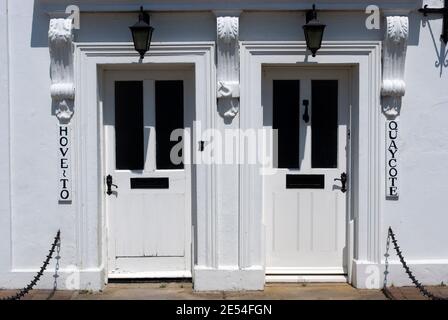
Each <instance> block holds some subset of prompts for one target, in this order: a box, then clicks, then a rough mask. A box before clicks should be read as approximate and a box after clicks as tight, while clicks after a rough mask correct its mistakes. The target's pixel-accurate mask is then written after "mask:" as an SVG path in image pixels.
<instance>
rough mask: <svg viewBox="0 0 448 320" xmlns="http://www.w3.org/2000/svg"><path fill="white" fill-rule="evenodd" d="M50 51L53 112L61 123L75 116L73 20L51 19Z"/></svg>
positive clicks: (49, 33) (49, 32) (49, 31)
mask: <svg viewBox="0 0 448 320" xmlns="http://www.w3.org/2000/svg"><path fill="white" fill-rule="evenodd" d="M48 41H49V45H48V46H49V49H50V59H51V65H50V77H51V88H50V93H51V98H52V100H53V110H54V113H55V115H56V117H57V118H58V119H59V121H60V122H61V123H68V122H70V119H71V118H72V116H73V108H74V100H75V87H74V84H73V48H72V41H73V20H72V19H63V18H62V19H50V27H49V30H48Z"/></svg>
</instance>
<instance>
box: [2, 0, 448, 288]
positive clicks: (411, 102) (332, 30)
mask: <svg viewBox="0 0 448 320" xmlns="http://www.w3.org/2000/svg"><path fill="white" fill-rule="evenodd" d="M46 2H48V1H43V2H42V3H46ZM317 2H318V1H317ZM7 6H8V14H7V15H6V7H7ZM64 7H65V6H63V5H61V9H64ZM319 18H320V19H321V21H325V23H326V24H327V25H328V27H327V31H326V33H325V39H326V40H381V39H382V37H383V30H372V31H367V30H366V29H365V28H364V19H365V15H364V14H363V13H361V12H357V13H356V12H323V13H322V14H319ZM421 20H422V16H421V15H420V14H417V13H412V14H411V15H410V40H409V47H408V58H407V62H406V83H407V92H406V96H405V97H404V99H403V108H402V113H401V116H400V124H401V160H400V166H401V167H400V174H401V183H400V199H399V200H398V201H386V200H383V201H382V208H381V209H382V210H381V216H382V228H383V230H382V236H383V238H384V240H382V241H383V242H382V245H381V247H382V248H384V247H385V238H386V232H387V227H388V226H389V225H391V226H393V227H394V229H395V231H396V233H397V237H398V240H399V241H400V243H401V246H402V249H403V251H404V253H405V256H406V257H407V258H408V259H410V260H412V261H413V262H414V263H417V264H418V263H420V264H427V265H438V266H439V267H434V268H435V269H434V270H426V271H425V270H424V269H422V270H423V271H419V270H417V271H418V272H417V276H418V277H419V276H421V277H423V279H424V282H426V283H439V282H441V281H445V282H447V281H448V270H447V266H448V262H447V261H448V249H447V245H446V244H447V243H448V241H447V240H448V233H447V232H446V226H447V225H448V215H447V213H446V208H447V207H448V196H447V195H448V186H447V185H446V181H448V170H447V169H446V168H445V164H446V163H448V126H447V125H446V119H448V90H447V83H448V66H446V64H447V57H446V52H447V49H446V47H443V48H441V42H440V41H439V39H438V38H439V34H440V31H441V29H442V21H441V19H440V17H438V16H432V17H431V18H430V21H429V24H427V25H426V26H425V27H422V26H421ZM134 21H135V15H134V14H110V13H109V14H84V15H82V19H81V29H80V30H79V31H77V32H76V41H79V42H93V41H101V42H115V41H118V42H121V41H123V42H128V41H130V35H129V31H128V29H127V27H128V26H129V25H131V24H132V23H134ZM48 22H49V17H48V15H47V14H46V12H45V9H44V8H43V7H42V6H41V1H38V0H36V1H33V0H20V1H11V0H10V1H7V0H0V48H2V49H1V50H0V70H1V71H0V112H1V117H0V137H1V139H0V240H1V241H0V287H13V288H16V287H22V286H23V285H24V284H25V283H26V282H27V281H28V279H31V277H32V275H33V273H34V272H35V271H36V269H37V268H38V267H40V265H41V262H42V260H43V258H44V256H45V255H46V253H47V250H48V248H49V245H50V243H51V241H52V239H53V237H54V235H55V233H56V231H57V230H58V229H59V228H60V229H61V231H62V250H61V257H62V260H61V268H62V269H64V268H66V267H67V266H69V265H73V264H74V265H77V266H80V267H83V266H84V267H86V268H93V267H94V266H93V265H92V263H91V261H93V262H95V261H96V262H95V263H96V267H98V268H99V269H101V267H102V266H101V264H103V263H104V262H103V261H101V260H100V249H99V248H100V244H98V251H93V252H89V253H82V252H79V249H78V248H79V247H80V246H79V241H80V240H79V239H78V238H77V235H78V234H79V230H77V226H78V224H77V221H78V219H80V217H79V216H78V212H79V211H78V209H79V208H76V206H75V205H71V206H61V205H58V203H57V190H56V177H57V164H56V148H55V146H56V123H57V121H56V118H55V117H54V115H52V110H51V99H50V92H49V87H50V78H49V63H50V60H49V52H48V45H47V32H48ZM303 23H304V13H303V12H298V13H297V12H279V13H263V12H243V13H242V14H241V17H240V39H241V40H244V41H250V40H270V41H275V40H288V41H297V40H303V33H302V29H301V26H302V24H303ZM152 24H153V25H154V27H155V28H156V32H155V33H154V38H153V40H154V41H213V40H214V39H215V34H216V31H215V30H216V29H215V28H216V21H215V16H214V14H213V13H211V12H197V13H181V12H176V13H154V14H153V15H152ZM433 37H434V38H433ZM440 56H444V58H443V60H444V63H445V65H443V66H439V67H436V66H435V63H436V61H439V57H440ZM8 77H9V78H8ZM361 77H362V75H361ZM8 79H9V81H8ZM243 94H244V93H243ZM212 107H214V106H212ZM378 107H380V106H378ZM75 112H76V110H75ZM217 120H218V127H221V128H224V127H226V125H224V123H223V122H219V121H222V119H220V118H219V117H218V116H217ZM237 125H238V118H237V119H235V120H234V123H233V124H232V125H231V126H237ZM220 170H221V171H220V173H219V174H221V178H222V180H221V181H222V185H221V186H219V188H218V190H222V191H223V192H225V193H222V194H221V198H220V202H219V211H220V215H219V220H218V233H219V236H218V240H219V244H218V250H219V252H220V264H221V265H223V266H235V265H237V264H238V214H239V213H238V212H237V206H236V205H235V204H234V203H233V204H232V195H234V194H235V192H236V193H237V190H236V189H237V188H236V187H235V185H236V182H237V177H238V176H237V175H235V170H234V169H232V168H230V171H226V170H228V169H226V168H222V169H220ZM75 174H76V173H75V172H74V175H75ZM381 174H382V175H383V176H384V173H381ZM383 178H384V177H383ZM235 190H236V191H235ZM75 192H76V190H75ZM74 196H75V197H76V193H75V195H74ZM383 198H384V197H383ZM10 200H11V201H10ZM75 203H76V202H75ZM88 214H91V215H94V216H95V215H96V216H98V215H99V213H98V212H89V213H88ZM93 231H94V230H93ZM96 239H97V237H92V241H98V242H99V240H96ZM85 256H90V257H94V258H95V259H91V260H89V261H90V262H89V264H88V265H85V263H86V261H85V259H84V257H85ZM443 260H444V261H443ZM95 263H94V264H95ZM49 269H50V270H52V269H53V267H50V268H49ZM436 269H437V270H436ZM11 270H13V271H15V272H13V273H10V271H11ZM399 272H401V269H396V270H395V269H394V274H397V275H396V280H395V282H396V283H397V284H406V283H407V282H406V281H404V280H403V278H400V277H401V275H400V276H398V273H399ZM394 274H391V275H390V277H391V279H392V280H393V279H394V277H395V275H394ZM63 279H64V276H63V277H62V278H61V281H63ZM86 279H87V280H85V281H83V284H82V286H83V287H84V288H94V289H95V288H99V287H100V286H101V280H99V277H94V276H92V277H91V278H89V277H87V278H86ZM52 281H53V278H52V277H51V272H50V274H48V275H46V276H45V277H44V280H43V282H42V284H41V285H42V286H43V287H51V286H52ZM393 281H394V280H393ZM61 285H63V284H62V283H61Z"/></svg>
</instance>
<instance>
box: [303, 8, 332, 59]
mask: <svg viewBox="0 0 448 320" xmlns="http://www.w3.org/2000/svg"><path fill="white" fill-rule="evenodd" d="M325 27H326V25H324V24H322V23H320V22H319V20H317V11H316V5H314V4H313V10H309V11H308V12H307V13H306V25H304V26H303V31H304V33H305V39H306V46H307V47H308V49H309V50H310V51H311V53H312V54H313V57H315V56H316V52H317V50H319V49H320V47H321V45H322V38H323V36H324V30H325Z"/></svg>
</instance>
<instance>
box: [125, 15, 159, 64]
mask: <svg viewBox="0 0 448 320" xmlns="http://www.w3.org/2000/svg"><path fill="white" fill-rule="evenodd" d="M129 29H131V32H132V39H133V41H134V47H135V51H137V52H138V53H139V54H140V59H142V60H143V58H144V57H145V53H146V52H148V50H149V47H150V46H151V38H152V33H153V31H154V28H153V27H151V26H150V25H149V14H148V13H146V12H144V11H143V7H140V13H139V15H138V22H137V23H136V24H134V25H133V26H132V27H129Z"/></svg>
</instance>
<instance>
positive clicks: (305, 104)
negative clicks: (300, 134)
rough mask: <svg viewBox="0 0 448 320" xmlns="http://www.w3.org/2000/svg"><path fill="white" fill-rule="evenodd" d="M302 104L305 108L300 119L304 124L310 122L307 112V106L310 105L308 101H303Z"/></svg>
mask: <svg viewBox="0 0 448 320" xmlns="http://www.w3.org/2000/svg"><path fill="white" fill-rule="evenodd" d="M302 104H303V105H304V106H305V112H304V113H303V116H302V119H303V121H305V123H308V122H310V113H309V111H308V106H309V105H310V101H309V100H303V102H302Z"/></svg>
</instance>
